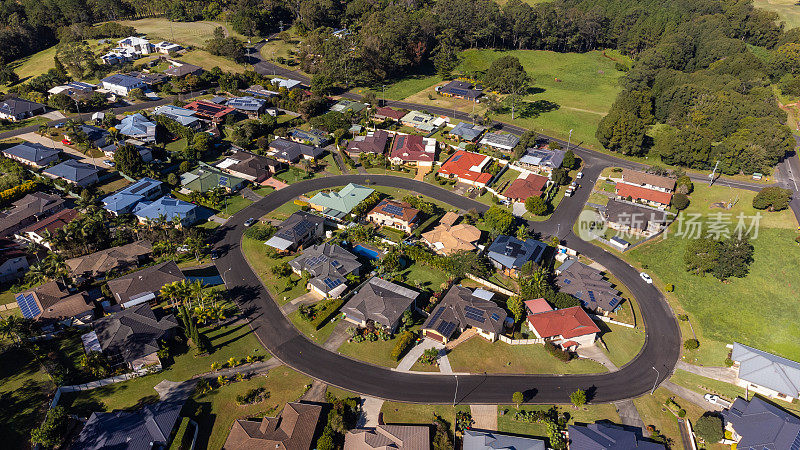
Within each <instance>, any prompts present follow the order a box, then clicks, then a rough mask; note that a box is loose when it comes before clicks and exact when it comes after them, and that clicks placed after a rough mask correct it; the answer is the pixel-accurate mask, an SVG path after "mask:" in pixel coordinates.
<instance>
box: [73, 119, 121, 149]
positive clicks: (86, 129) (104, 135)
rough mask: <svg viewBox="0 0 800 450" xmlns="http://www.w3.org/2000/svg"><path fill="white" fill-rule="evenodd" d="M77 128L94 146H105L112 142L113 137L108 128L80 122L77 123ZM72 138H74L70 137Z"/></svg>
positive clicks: (100, 147)
mask: <svg viewBox="0 0 800 450" xmlns="http://www.w3.org/2000/svg"><path fill="white" fill-rule="evenodd" d="M78 130H80V132H82V133H83V134H85V135H86V139H87V140H89V142H91V143H92V145H94V146H95V147H97V148H99V149H102V148H103V147H107V146H109V145H112V144H113V143H114V138H113V136H111V133H109V132H108V130H105V129H103V128H100V127H96V126H94V125H87V124H85V123H82V124H80V125H78ZM72 139H76V138H75V137H72Z"/></svg>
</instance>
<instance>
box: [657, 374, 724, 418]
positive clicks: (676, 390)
mask: <svg viewBox="0 0 800 450" xmlns="http://www.w3.org/2000/svg"><path fill="white" fill-rule="evenodd" d="M661 387H663V388H664V389H667V390H668V391H670V392H672V393H673V394H676V395H678V396H679V397H680V398H682V399H684V400H686V401H689V402H692V403H694V404H695V405H697V406H699V407H701V408H703V409H705V410H706V411H722V409H723V408H722V406H720V405H717V404H714V403H709V402H707V401H706V399H704V398H703V394H701V393H699V392H695V391H693V390H691V389H687V388H685V387H683V386H678V385H677V384H675V383H673V382H671V381H669V380H667V381H664V382H663V383H661Z"/></svg>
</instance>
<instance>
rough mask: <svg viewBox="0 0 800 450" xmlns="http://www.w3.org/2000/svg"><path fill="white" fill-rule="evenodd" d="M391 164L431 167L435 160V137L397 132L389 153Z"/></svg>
mask: <svg viewBox="0 0 800 450" xmlns="http://www.w3.org/2000/svg"><path fill="white" fill-rule="evenodd" d="M389 161H391V162H392V164H407V165H410V166H420V167H432V166H433V163H434V161H436V139H434V138H426V137H422V136H419V135H416V134H397V135H395V137H394V142H393V143H392V151H391V152H390V154H389Z"/></svg>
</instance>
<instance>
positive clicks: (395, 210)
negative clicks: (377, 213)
mask: <svg viewBox="0 0 800 450" xmlns="http://www.w3.org/2000/svg"><path fill="white" fill-rule="evenodd" d="M381 210H383V212H385V213H387V214H391V215H393V216H402V215H403V208H401V207H399V206H397V205H392V204H387V205H384V206H383V208H381Z"/></svg>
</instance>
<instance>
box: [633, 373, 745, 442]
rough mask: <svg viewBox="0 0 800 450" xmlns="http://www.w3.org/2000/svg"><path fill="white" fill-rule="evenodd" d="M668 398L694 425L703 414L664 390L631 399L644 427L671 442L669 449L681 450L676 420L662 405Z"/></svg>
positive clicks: (695, 407) (692, 405) (698, 408)
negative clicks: (678, 406)
mask: <svg viewBox="0 0 800 450" xmlns="http://www.w3.org/2000/svg"><path fill="white" fill-rule="evenodd" d="M668 398H673V399H674V400H675V402H677V403H678V405H680V407H681V408H683V409H685V410H686V418H687V419H689V420H690V421H691V422H692V425H694V423H695V421H697V419H698V418H699V417H700V416H701V415H702V414H703V413H704V412H705V411H704V410H703V409H701V408H700V407H698V406H696V405H695V404H694V403H691V402H688V401H686V400H684V399H682V398H680V397H678V396H675V395H674V394H673V393H672V392H670V391H668V390H666V389H664V388H658V389H656V391H655V393H654V394H653V395H650V394H645V395H643V396H641V397H639V398H635V399H633V403H634V405H636V410H637V411H639V415H640V416H641V418H642V421H644V424H645V426H648V425H653V426H655V428H656V429H657V430H658V431H659V432H660V433H661V434H663V435H664V436H666V437H668V438H669V439H671V440H672V442H673V445H671V446H670V447H671V448H683V446H682V445H681V443H682V442H683V441H682V440H681V431H680V427H679V425H678V419H677V417H675V414H673V413H672V412H671V411H670V410H669V409H668V408H667V407H666V406H665V405H664V403H665V402H666V401H667V399H668ZM706 448H707V449H708V450H722V449H730V446H722V445H713V446H706Z"/></svg>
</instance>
